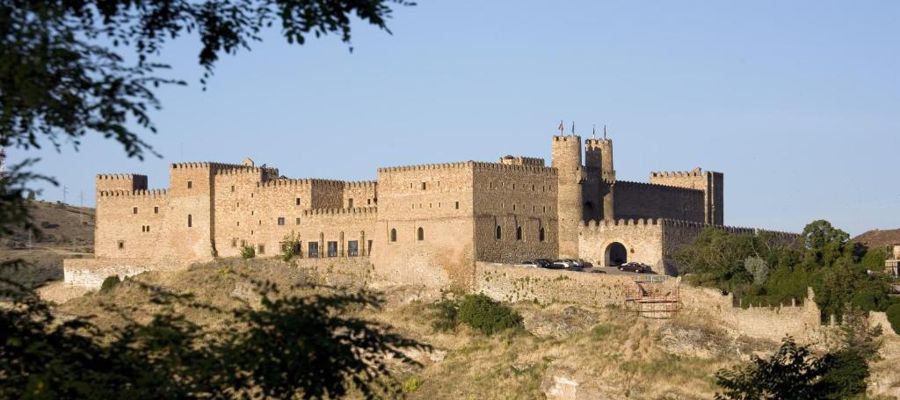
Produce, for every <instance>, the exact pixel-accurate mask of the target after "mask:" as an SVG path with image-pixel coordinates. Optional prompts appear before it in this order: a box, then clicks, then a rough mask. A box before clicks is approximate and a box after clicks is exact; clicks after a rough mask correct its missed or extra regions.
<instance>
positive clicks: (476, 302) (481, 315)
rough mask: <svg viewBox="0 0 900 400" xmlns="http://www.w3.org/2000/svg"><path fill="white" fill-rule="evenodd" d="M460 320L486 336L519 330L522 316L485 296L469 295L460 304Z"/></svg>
mask: <svg viewBox="0 0 900 400" xmlns="http://www.w3.org/2000/svg"><path fill="white" fill-rule="evenodd" d="M458 318H459V320H460V321H461V322H465V323H466V324H468V325H469V326H471V327H472V328H474V329H476V330H478V331H479V332H481V333H483V334H485V335H493V334H494V333H497V332H500V331H503V330H506V329H512V328H519V327H521V326H522V316H521V315H519V313H517V312H515V311H514V310H513V309H511V308H509V307H507V306H505V305H503V304H500V303H498V302H495V301H493V300H491V299H490V298H489V297H487V296H485V295H483V294H469V295H466V296H465V297H463V298H462V301H460V304H459V314H458Z"/></svg>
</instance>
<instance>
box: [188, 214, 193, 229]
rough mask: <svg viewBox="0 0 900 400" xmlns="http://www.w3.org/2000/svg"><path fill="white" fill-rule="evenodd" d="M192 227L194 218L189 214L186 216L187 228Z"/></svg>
mask: <svg viewBox="0 0 900 400" xmlns="http://www.w3.org/2000/svg"><path fill="white" fill-rule="evenodd" d="M192 226H194V218H193V216H191V214H188V228H190V227H192Z"/></svg>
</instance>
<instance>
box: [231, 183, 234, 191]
mask: <svg viewBox="0 0 900 400" xmlns="http://www.w3.org/2000/svg"><path fill="white" fill-rule="evenodd" d="M231 193H234V185H231Z"/></svg>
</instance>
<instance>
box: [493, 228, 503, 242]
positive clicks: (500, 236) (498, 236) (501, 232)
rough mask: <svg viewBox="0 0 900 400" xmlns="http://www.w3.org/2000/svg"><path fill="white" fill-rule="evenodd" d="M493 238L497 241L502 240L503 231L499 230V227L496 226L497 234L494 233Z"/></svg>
mask: <svg viewBox="0 0 900 400" xmlns="http://www.w3.org/2000/svg"><path fill="white" fill-rule="evenodd" d="M494 237H495V238H496V239H497V240H500V239H502V238H503V229H502V228H500V225H497V232H496V234H495V235H494Z"/></svg>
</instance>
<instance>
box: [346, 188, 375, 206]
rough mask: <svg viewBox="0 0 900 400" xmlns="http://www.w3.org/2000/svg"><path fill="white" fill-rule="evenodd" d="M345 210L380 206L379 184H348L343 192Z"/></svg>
mask: <svg viewBox="0 0 900 400" xmlns="http://www.w3.org/2000/svg"><path fill="white" fill-rule="evenodd" d="M342 201H343V206H342V207H343V208H353V207H372V206H376V205H378V182H376V181H364V182H346V183H345V184H344V192H343V199H342Z"/></svg>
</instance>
